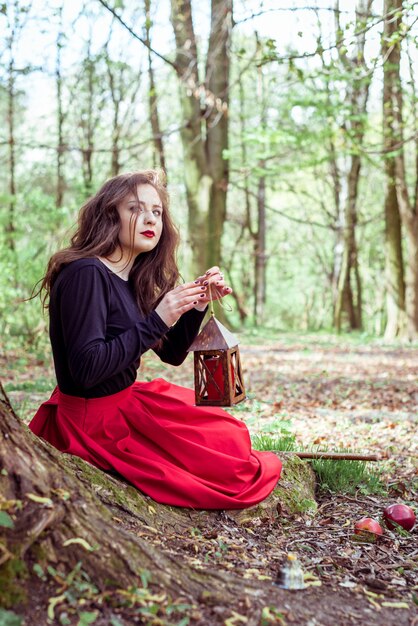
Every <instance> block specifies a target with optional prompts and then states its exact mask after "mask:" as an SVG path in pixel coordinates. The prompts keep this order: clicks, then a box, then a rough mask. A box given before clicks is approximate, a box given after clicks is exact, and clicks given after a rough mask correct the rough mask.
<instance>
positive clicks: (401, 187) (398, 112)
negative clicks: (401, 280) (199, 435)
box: [384, 0, 418, 339]
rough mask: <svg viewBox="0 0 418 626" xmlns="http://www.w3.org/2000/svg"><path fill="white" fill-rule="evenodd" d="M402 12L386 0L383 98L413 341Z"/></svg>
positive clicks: (416, 324)
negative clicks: (390, 137)
mask: <svg viewBox="0 0 418 626" xmlns="http://www.w3.org/2000/svg"><path fill="white" fill-rule="evenodd" d="M402 10H403V1H402V0H385V6H384V14H385V37H384V42H385V43H384V45H385V46H386V49H387V53H386V57H385V63H386V64H388V66H387V68H386V76H387V77H388V80H389V79H390V81H389V84H388V86H387V93H386V97H387V99H388V105H387V108H388V109H389V111H390V114H391V115H392V119H393V126H392V130H393V142H394V145H395V147H396V153H395V155H394V163H395V186H396V197H397V201H398V206H399V212H400V215H401V220H402V225H403V227H404V229H405V234H406V240H407V255H408V256H407V260H406V279H405V309H406V334H407V336H408V338H410V339H413V338H416V337H417V336H418V201H417V198H416V197H414V196H415V194H413V199H412V200H411V198H410V194H409V190H408V184H407V179H406V168H405V152H404V144H403V133H404V119H403V97H402V82H401V74H400V65H401V44H402V37H403V34H402V33H403V31H402ZM396 35H397V36H396ZM389 103H390V104H389ZM415 149H416V150H417V152H418V142H416V144H415ZM417 182H418V181H417V180H414V181H413V190H414V192H415V189H416V185H417ZM400 260H401V259H400ZM400 260H399V261H400Z"/></svg>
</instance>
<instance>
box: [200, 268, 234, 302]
mask: <svg viewBox="0 0 418 626" xmlns="http://www.w3.org/2000/svg"><path fill="white" fill-rule="evenodd" d="M196 281H198V282H199V283H200V284H201V285H202V286H203V287H207V290H206V291H205V292H203V298H199V302H198V304H197V305H195V308H196V309H198V310H199V311H203V309H204V308H205V307H206V305H207V304H208V302H210V301H211V300H219V299H220V298H223V297H224V296H228V295H229V294H230V293H232V289H231V287H228V286H227V285H225V280H224V275H223V274H222V272H221V270H220V269H219V267H218V266H217V265H215V266H214V267H211V268H210V269H208V271H207V272H206V274H204V275H203V276H199V277H198V278H197V279H196Z"/></svg>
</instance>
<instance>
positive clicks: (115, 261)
mask: <svg viewBox="0 0 418 626" xmlns="http://www.w3.org/2000/svg"><path fill="white" fill-rule="evenodd" d="M98 259H99V261H101V262H102V263H103V264H104V265H106V267H108V268H109V269H110V270H112V272H114V273H115V274H117V275H118V276H119V277H120V278H122V279H123V280H128V279H129V273H130V271H131V269H132V266H133V264H134V259H133V258H131V259H129V258H127V257H126V255H125V254H122V256H121V255H120V250H116V251H115V252H114V253H113V254H111V255H110V256H108V257H102V256H99V257H98Z"/></svg>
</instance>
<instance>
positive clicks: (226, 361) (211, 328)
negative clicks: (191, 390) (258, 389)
mask: <svg viewBox="0 0 418 626" xmlns="http://www.w3.org/2000/svg"><path fill="white" fill-rule="evenodd" d="M189 351H190V352H194V383H195V402H196V404H197V405H206V406H233V405H235V404H238V403H239V402H241V401H242V400H244V399H245V386H244V379H243V375H242V367H241V360H240V354H239V348H238V342H237V340H236V339H235V337H234V336H233V335H232V334H231V333H230V332H229V330H227V329H226V328H225V327H224V326H223V325H222V324H221V323H220V322H218V320H217V319H216V318H215V317H214V315H212V316H211V317H210V319H209V321H208V323H207V324H206V325H205V327H204V328H203V329H202V331H201V332H200V334H199V335H198V336H197V337H196V339H195V340H194V342H193V344H192V345H191V346H190V348H189ZM211 357H216V358H219V365H218V366H217V368H219V367H221V368H222V385H219V384H218V382H219V379H218V380H217V379H216V378H215V375H214V372H212V371H211V369H210V368H209V367H208V365H207V364H206V363H205V361H206V360H207V359H209V358H211ZM209 385H211V387H212V391H213V390H215V392H219V397H216V398H214V397H213V393H208V386H209Z"/></svg>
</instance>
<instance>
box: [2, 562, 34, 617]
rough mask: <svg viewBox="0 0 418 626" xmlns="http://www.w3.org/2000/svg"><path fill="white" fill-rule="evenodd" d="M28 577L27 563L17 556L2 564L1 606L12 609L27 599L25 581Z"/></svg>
mask: <svg viewBox="0 0 418 626" xmlns="http://www.w3.org/2000/svg"><path fill="white" fill-rule="evenodd" d="M27 578H28V569H27V566H26V563H25V562H24V561H22V559H19V558H17V557H14V558H11V559H9V560H8V561H6V562H5V563H3V564H2V565H1V566H0V606H2V607H4V608H5V609H11V608H13V607H14V606H16V604H24V603H25V602H26V600H27V593H26V589H25V581H26V579H27Z"/></svg>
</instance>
